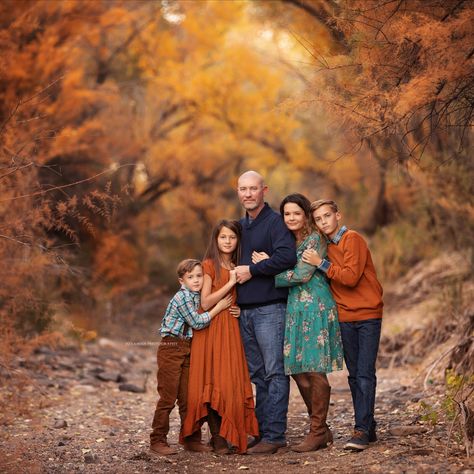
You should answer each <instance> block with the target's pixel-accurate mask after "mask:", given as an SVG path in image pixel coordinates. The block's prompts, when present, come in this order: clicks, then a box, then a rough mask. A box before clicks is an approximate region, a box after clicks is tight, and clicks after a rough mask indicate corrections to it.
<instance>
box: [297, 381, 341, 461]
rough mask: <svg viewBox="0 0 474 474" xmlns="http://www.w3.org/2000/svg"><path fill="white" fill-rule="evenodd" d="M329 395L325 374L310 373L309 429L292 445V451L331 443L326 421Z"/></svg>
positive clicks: (307, 449) (312, 448) (331, 438)
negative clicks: (306, 433)
mask: <svg viewBox="0 0 474 474" xmlns="http://www.w3.org/2000/svg"><path fill="white" fill-rule="evenodd" d="M330 395H331V387H330V385H329V382H328V379H327V377H326V374H323V373H317V372H313V373H311V415H310V431H309V434H308V435H306V437H305V438H304V440H303V441H302V442H301V443H300V444H298V445H296V446H293V447H292V450H293V451H296V452H298V453H304V452H307V451H317V450H318V449H322V448H326V447H328V446H329V445H331V444H332V443H333V437H332V433H331V430H330V429H329V427H328V425H327V423H326V419H327V415H328V410H329V398H330Z"/></svg>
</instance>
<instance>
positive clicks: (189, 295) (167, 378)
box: [150, 259, 232, 456]
mask: <svg viewBox="0 0 474 474" xmlns="http://www.w3.org/2000/svg"><path fill="white" fill-rule="evenodd" d="M177 273H178V281H179V283H181V288H180V289H179V291H178V292H177V293H176V294H175V295H174V296H173V298H172V299H171V301H170V302H169V304H168V308H167V309H166V313H165V315H164V317H163V321H162V324H161V329H160V335H161V342H160V345H159V346H158V354H157V359H158V373H157V378H158V387H157V388H158V395H159V399H158V403H157V404H156V410H155V416H154V417H153V423H152V430H153V431H152V432H151V434H150V452H151V453H152V454H158V455H165V456H166V455H170V454H176V453H177V451H176V450H175V449H174V448H172V447H171V446H169V445H168V442H167V439H166V438H167V435H168V431H169V417H170V413H171V410H172V409H173V408H174V405H175V402H176V400H177V401H178V407H179V416H180V418H181V426H183V422H184V418H185V416H186V399H187V390H188V376H189V362H190V349H191V338H192V336H193V331H192V329H202V328H204V327H206V326H208V325H209V323H210V322H211V319H212V318H213V317H214V316H216V315H217V314H219V313H220V312H221V311H222V310H224V309H226V308H228V307H229V306H230V305H231V302H232V296H231V295H227V296H226V297H225V298H223V299H221V300H220V301H219V302H218V303H217V304H216V305H215V306H214V308H212V309H211V310H210V311H208V312H205V313H201V314H199V313H198V309H199V305H200V291H201V288H202V285H203V281H204V276H203V271H202V267H201V262H200V261H199V260H194V259H187V260H183V261H182V262H181V263H180V264H179V265H178V268H177ZM180 442H183V444H184V449H186V450H188V451H198V452H202V451H209V448H208V447H207V446H205V445H203V444H201V433H200V432H196V434H195V435H192V436H189V437H188V438H186V439H184V440H183V438H182V436H181V434H180Z"/></svg>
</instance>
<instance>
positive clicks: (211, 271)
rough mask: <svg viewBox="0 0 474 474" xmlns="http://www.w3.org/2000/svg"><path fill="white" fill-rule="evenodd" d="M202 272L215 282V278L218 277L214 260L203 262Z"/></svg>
mask: <svg viewBox="0 0 474 474" xmlns="http://www.w3.org/2000/svg"><path fill="white" fill-rule="evenodd" d="M202 271H203V272H204V273H205V274H206V275H209V276H210V277H211V280H212V281H214V278H215V277H216V270H215V268H214V263H213V262H212V260H204V262H202Z"/></svg>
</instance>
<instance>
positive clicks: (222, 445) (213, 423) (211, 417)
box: [207, 407, 230, 454]
mask: <svg viewBox="0 0 474 474" xmlns="http://www.w3.org/2000/svg"><path fill="white" fill-rule="evenodd" d="M207 424H208V425H209V429H210V430H211V435H212V437H211V446H212V449H213V451H214V452H215V453H217V454H228V453H229V452H230V451H229V447H228V445H227V441H226V440H225V438H223V437H222V436H221V435H220V434H219V431H220V429H221V417H220V415H219V413H217V411H216V410H213V409H212V408H211V407H209V408H208V409H207Z"/></svg>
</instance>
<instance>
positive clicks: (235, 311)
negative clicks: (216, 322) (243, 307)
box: [229, 305, 240, 318]
mask: <svg viewBox="0 0 474 474" xmlns="http://www.w3.org/2000/svg"><path fill="white" fill-rule="evenodd" d="M229 313H230V314H231V315H232V316H234V318H240V307H239V306H237V305H234V306H231V307H230V308H229Z"/></svg>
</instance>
